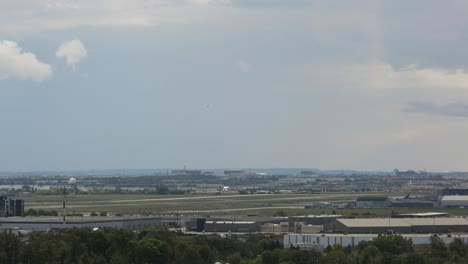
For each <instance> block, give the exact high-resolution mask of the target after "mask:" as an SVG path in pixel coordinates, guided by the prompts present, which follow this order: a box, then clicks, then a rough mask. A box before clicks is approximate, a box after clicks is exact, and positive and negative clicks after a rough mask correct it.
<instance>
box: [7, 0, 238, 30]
mask: <svg viewBox="0 0 468 264" xmlns="http://www.w3.org/2000/svg"><path fill="white" fill-rule="evenodd" d="M229 3H230V1H229V0H133V1H128V0H74V1H71V0H47V1H43V0H30V1H28V4H25V3H23V1H15V2H11V3H9V4H8V5H7V6H5V10H7V11H6V12H5V14H4V15H3V14H2V16H0V32H5V33H10V34H24V33H31V32H33V33H34V32H42V31H48V30H62V29H68V28H76V27H83V26H115V27H148V26H154V25H158V24H160V23H179V22H180V21H188V22H193V21H194V20H201V19H206V18H209V17H216V16H221V15H222V14H219V12H215V10H213V9H211V8H210V7H215V8H214V9H217V8H218V7H222V6H225V5H227V4H229ZM2 10H3V9H2Z"/></svg>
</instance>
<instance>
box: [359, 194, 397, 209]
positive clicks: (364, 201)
mask: <svg viewBox="0 0 468 264" xmlns="http://www.w3.org/2000/svg"><path fill="white" fill-rule="evenodd" d="M389 205H390V203H389V201H388V198H387V197H380V196H364V197H358V198H357V200H356V208H386V207H388V206H389Z"/></svg>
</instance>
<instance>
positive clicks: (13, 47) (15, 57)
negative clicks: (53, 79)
mask: <svg viewBox="0 0 468 264" xmlns="http://www.w3.org/2000/svg"><path fill="white" fill-rule="evenodd" d="M50 76H52V67H51V66H50V65H48V64H46V63H43V62H41V61H39V60H38V59H37V57H36V55H35V54H33V53H31V52H24V51H22V50H21V47H20V46H18V44H17V43H16V42H13V41H8V40H4V41H0V80H4V79H9V78H15V79H20V80H33V81H36V82H41V81H44V80H46V79H48V78H50Z"/></svg>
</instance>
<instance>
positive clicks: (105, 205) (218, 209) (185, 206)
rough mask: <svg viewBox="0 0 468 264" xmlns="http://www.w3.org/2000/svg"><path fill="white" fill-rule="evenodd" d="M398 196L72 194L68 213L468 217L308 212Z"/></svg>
mask: <svg viewBox="0 0 468 264" xmlns="http://www.w3.org/2000/svg"><path fill="white" fill-rule="evenodd" d="M376 195H377V196H386V195H388V196H398V195H401V194H398V193H317V194H252V195H238V194H223V195H215V194H212V195H132V194H124V195H68V196H66V198H65V199H66V204H67V212H70V213H73V212H74V213H91V212H108V213H114V214H117V213H119V214H170V213H181V214H189V213H193V214H211V215H234V214H237V215H247V214H253V215H275V214H278V213H281V214H285V215H311V214H341V215H347V216H354V217H372V216H388V215H391V214H392V211H393V213H417V212H427V211H432V212H446V213H449V214H451V215H463V216H464V215H468V210H466V209H438V208H430V209H417V208H416V209H414V208H385V209H305V208H304V206H305V205H307V204H310V203H312V202H317V201H354V200H355V199H356V198H357V196H376ZM62 199H63V197H62V196H61V195H42V196H31V197H26V198H25V204H26V208H25V210H28V209H30V208H32V209H36V210H39V209H43V210H55V211H61V210H62Z"/></svg>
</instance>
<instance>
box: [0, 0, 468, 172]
mask: <svg viewBox="0 0 468 264" xmlns="http://www.w3.org/2000/svg"><path fill="white" fill-rule="evenodd" d="M467 13H468V2H467V1H465V0H458V1H457V0H453V1H438V0H433V1H431V0H415V1H406V0H387V1H379V0H377V1H376V0H368V1H360V0H356V1H341V0H323V1H313V0H1V1H0V124H1V130H0V170H13V171H18V170H19V171H27V170H41V169H49V170H65V169H104V168H165V167H179V168H181V167H183V166H184V165H187V167H188V168H239V167H246V168H248V167H310V168H319V169H360V170H392V169H394V168H400V169H416V170H419V169H421V170H422V169H427V170H438V171H450V170H468V71H467V69H468V26H467V25H468V16H467Z"/></svg>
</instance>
